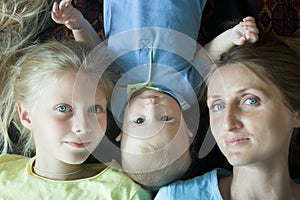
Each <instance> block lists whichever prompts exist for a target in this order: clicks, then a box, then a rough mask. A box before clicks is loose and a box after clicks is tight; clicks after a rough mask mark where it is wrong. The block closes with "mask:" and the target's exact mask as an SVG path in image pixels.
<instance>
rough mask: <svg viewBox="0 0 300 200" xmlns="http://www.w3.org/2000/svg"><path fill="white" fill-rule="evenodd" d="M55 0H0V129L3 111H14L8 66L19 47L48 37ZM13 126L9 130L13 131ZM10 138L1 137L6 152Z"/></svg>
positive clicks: (6, 115) (7, 117) (5, 118)
mask: <svg viewBox="0 0 300 200" xmlns="http://www.w3.org/2000/svg"><path fill="white" fill-rule="evenodd" d="M53 2H54V0H40V1H28V0H0V30H1V31H0V87H1V88H0V100H1V102H0V113H1V114H0V120H1V122H3V123H1V124H0V132H1V133H6V132H7V129H8V128H7V126H6V125H4V123H5V121H9V120H10V117H11V115H10V114H9V113H6V112H5V110H6V109H8V110H13V109H12V108H11V106H12V105H11V101H9V97H8V96H9V95H7V93H9V92H10V90H11V84H9V81H10V79H11V77H12V76H14V75H13V74H12V69H11V67H10V66H11V65H13V63H14V62H15V60H16V59H17V57H18V56H17V55H18V54H19V53H20V51H21V49H22V48H25V47H26V46H28V45H29V44H33V43H35V42H36V41H38V40H42V39H41V38H42V37H45V38H46V37H47V35H46V34H45V32H46V31H45V30H46V29H47V28H49V26H50V22H51V17H50V13H51V5H52V3H53ZM13 127H14V126H12V127H11V130H10V131H16V130H15V129H14V128H13ZM10 144H11V140H10V138H9V137H8V135H6V134H1V136H0V146H1V147H2V146H3V152H8V151H9V149H11V148H10V146H11V145H10Z"/></svg>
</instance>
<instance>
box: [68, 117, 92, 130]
mask: <svg viewBox="0 0 300 200" xmlns="http://www.w3.org/2000/svg"><path fill="white" fill-rule="evenodd" d="M72 129H73V130H72V131H73V133H75V134H86V133H89V132H91V129H90V128H89V125H88V120H86V118H85V117H83V116H82V117H76V118H75V120H74V123H73V128H72Z"/></svg>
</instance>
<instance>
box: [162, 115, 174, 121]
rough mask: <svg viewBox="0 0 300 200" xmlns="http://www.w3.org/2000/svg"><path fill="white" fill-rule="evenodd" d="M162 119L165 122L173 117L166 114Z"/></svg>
mask: <svg viewBox="0 0 300 200" xmlns="http://www.w3.org/2000/svg"><path fill="white" fill-rule="evenodd" d="M160 120H161V121H164V122H167V121H170V120H172V117H169V116H167V115H164V116H162V117H161V118H160Z"/></svg>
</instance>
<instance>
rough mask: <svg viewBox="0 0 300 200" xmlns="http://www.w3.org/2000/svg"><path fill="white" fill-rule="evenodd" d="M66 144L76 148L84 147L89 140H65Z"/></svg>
mask: <svg viewBox="0 0 300 200" xmlns="http://www.w3.org/2000/svg"><path fill="white" fill-rule="evenodd" d="M65 143H66V144H68V145H70V146H72V147H76V148H86V147H87V146H88V145H89V144H90V143H91V142H72V141H65Z"/></svg>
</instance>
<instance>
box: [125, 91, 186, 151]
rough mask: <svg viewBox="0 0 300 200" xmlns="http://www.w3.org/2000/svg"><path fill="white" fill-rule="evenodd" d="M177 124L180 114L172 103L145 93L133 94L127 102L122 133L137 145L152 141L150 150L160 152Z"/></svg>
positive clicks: (175, 131)
mask: <svg viewBox="0 0 300 200" xmlns="http://www.w3.org/2000/svg"><path fill="white" fill-rule="evenodd" d="M180 120H181V110H180V107H179V105H178V103H177V102H176V100H175V99H173V98H172V97H171V96H169V95H167V94H164V93H161V92H158V91H155V90H150V89H148V90H143V91H141V92H139V93H137V94H136V95H134V96H133V97H132V98H131V99H130V101H129V102H128V104H127V106H126V109H125V114H124V121H123V128H122V129H123V130H122V131H123V133H125V134H126V135H127V137H131V138H135V139H137V140H139V142H140V143H142V142H143V141H144V142H146V143H151V141H152V142H153V145H154V146H155V147H154V148H157V149H160V148H162V147H164V146H165V145H166V144H168V143H169V142H170V140H172V138H173V137H174V136H175V135H176V133H177V131H178V129H179V125H180ZM122 137H124V134H123V136H122Z"/></svg>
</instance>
